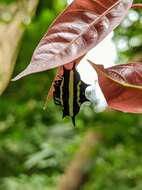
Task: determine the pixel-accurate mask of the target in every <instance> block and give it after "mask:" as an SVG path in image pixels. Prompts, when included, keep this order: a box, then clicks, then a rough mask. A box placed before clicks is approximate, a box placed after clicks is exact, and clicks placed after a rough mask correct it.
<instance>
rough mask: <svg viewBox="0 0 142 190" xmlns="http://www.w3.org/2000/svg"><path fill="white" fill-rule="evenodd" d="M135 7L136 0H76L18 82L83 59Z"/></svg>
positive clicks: (46, 37)
mask: <svg viewBox="0 0 142 190" xmlns="http://www.w3.org/2000/svg"><path fill="white" fill-rule="evenodd" d="M131 4H132V0H107V1H106V0H75V1H74V2H73V3H72V4H71V5H70V6H68V7H67V8H66V10H65V11H64V12H63V13H62V14H61V15H60V16H59V17H58V18H57V19H56V20H55V22H54V23H53V24H52V26H51V27H50V28H49V30H48V32H47V33H46V34H45V36H44V37H43V39H42V40H41V41H40V43H39V45H38V47H37V48H36V50H35V52H34V54H33V57H32V60H31V63H30V64H29V66H28V67H27V68H26V69H25V70H24V71H23V72H22V73H21V74H19V75H18V76H17V77H15V79H14V80H17V79H19V78H21V77H23V76H26V75H28V74H31V73H36V72H41V71H45V70H48V69H51V68H55V67H59V66H62V65H64V64H67V63H71V62H73V61H74V60H76V59H77V58H79V57H81V56H83V55H84V54H86V53H87V52H88V51H89V50H90V49H91V48H93V47H94V46H96V45H97V44H98V43H99V42H100V41H102V40H103V39H104V38H105V37H106V36H107V35H108V34H109V33H110V32H111V31H112V30H113V29H114V28H115V27H116V26H118V25H119V24H120V23H121V21H122V19H123V18H124V16H125V15H126V13H127V10H128V9H129V8H130V7H131Z"/></svg>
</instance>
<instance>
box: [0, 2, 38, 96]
mask: <svg viewBox="0 0 142 190" xmlns="http://www.w3.org/2000/svg"><path fill="white" fill-rule="evenodd" d="M38 1H39V0H24V2H25V5H26V7H24V6H23V5H22V4H21V3H22V1H19V2H16V3H14V4H11V5H10V6H5V7H2V9H3V10H4V11H7V12H8V13H9V14H12V19H11V20H10V21H9V22H4V21H3V20H1V23H0V95H1V94H2V93H3V91H4V90H5V89H6V87H7V85H8V83H9V80H10V78H11V75H12V72H13V69H14V65H15V62H16V59H17V55H18V52H19V47H20V42H21V40H22V37H23V34H24V30H25V27H24V24H28V23H26V22H25V21H29V20H30V19H31V17H32V16H33V15H34V13H35V11H36V8H37V5H38ZM11 10H12V11H11ZM1 14H2V13H1Z"/></svg>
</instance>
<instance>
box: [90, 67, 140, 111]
mask: <svg viewBox="0 0 142 190" xmlns="http://www.w3.org/2000/svg"><path fill="white" fill-rule="evenodd" d="M91 64H92V63H91ZM92 66H93V67H94V69H95V70H96V72H97V74H98V80H99V85H100V87H101V89H102V92H103V94H104V96H105V98H106V101H107V103H108V105H109V106H110V107H111V108H113V109H116V110H120V111H123V112H130V113H142V63H130V64H124V65H117V66H113V67H111V68H107V69H105V68H104V67H103V66H102V65H96V64H92Z"/></svg>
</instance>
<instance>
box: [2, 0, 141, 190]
mask: <svg viewBox="0 0 142 190" xmlns="http://www.w3.org/2000/svg"><path fill="white" fill-rule="evenodd" d="M1 2H10V0H9V1H8V0H7V1H6V0H2V1H1ZM64 6H65V2H64V1H63V0H62V1H61V0H52V1H49V0H47V1H45V0H40V3H39V7H38V9H37V12H36V16H35V17H34V19H33V20H32V22H31V24H30V25H28V26H26V32H25V35H24V37H23V41H22V44H21V50H20V53H19V57H18V59H17V64H16V65H17V66H16V69H15V73H14V75H15V74H17V73H18V72H20V71H21V70H22V69H23V68H25V66H26V65H27V64H28V63H29V61H30V58H31V55H32V52H33V50H34V48H35V47H36V45H37V44H38V42H39V40H40V38H41V37H42V36H43V34H44V32H45V31H46V30H47V28H48V26H49V25H50V23H51V22H52V20H53V19H54V18H55V17H56V16H57V14H58V13H59V12H60V11H61V10H62V9H63V8H64ZM139 17H140V14H139ZM134 28H135V30H134ZM133 35H135V36H137V35H138V36H139V35H141V25H140V21H139V20H136V21H135V22H133V23H132V25H131V27H130V28H129V30H128V29H127V28H126V27H124V26H122V27H120V28H119V29H118V30H117V31H116V36H115V40H116V41H117V40H120V38H122V37H124V38H125V37H126V38H127V37H129V38H132V37H133ZM141 45H142V44H140V46H139V47H137V48H136V49H135V50H136V51H137V50H138V51H140V49H141ZM134 53H135V51H132V49H131V47H129V48H128V50H127V51H123V53H122V52H120V55H122V56H124V57H127V58H130V56H131V55H132V54H133V55H134ZM54 73H55V71H54V70H51V71H48V72H44V73H40V74H35V75H32V76H28V77H26V78H24V79H22V80H20V81H17V82H14V83H10V85H9V87H8V88H7V91H6V92H5V93H4V94H3V96H2V97H0V190H25V189H27V190H45V189H46V190H56V185H57V184H58V182H59V179H60V176H61V174H62V173H63V172H64V169H65V167H66V166H67V165H68V164H69V162H70V161H71V160H72V158H73V156H74V154H75V153H76V152H77V150H78V146H79V144H80V142H81V140H82V137H83V136H84V134H85V132H86V131H87V130H88V129H89V128H93V129H94V131H97V132H98V131H99V132H100V133H101V134H102V135H103V139H102V141H101V143H100V144H99V146H98V147H97V150H94V156H93V165H92V166H91V171H90V173H89V177H88V179H87V180H86V182H85V184H84V186H83V187H82V190H110V189H111V190H115V189H117V190H141V189H142V180H141V179H142V149H141V146H142V133H141V132H142V117H141V115H135V114H126V113H120V112H110V111H109V112H107V111H106V112H104V113H100V114H96V113H95V112H94V111H93V108H92V107H89V106H83V108H82V110H81V113H80V115H79V116H78V118H77V123H76V128H74V127H73V126H72V124H71V122H70V120H68V119H65V120H62V116H61V114H62V113H61V110H60V109H59V108H58V107H55V106H54V104H53V102H50V103H49V106H48V109H47V110H46V111H43V105H44V100H45V98H46V95H47V91H48V88H49V87H50V84H51V81H52V79H53V76H54Z"/></svg>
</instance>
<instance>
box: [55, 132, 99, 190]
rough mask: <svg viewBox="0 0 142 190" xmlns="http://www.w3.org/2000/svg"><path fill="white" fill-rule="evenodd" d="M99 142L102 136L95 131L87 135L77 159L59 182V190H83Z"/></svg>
mask: <svg viewBox="0 0 142 190" xmlns="http://www.w3.org/2000/svg"><path fill="white" fill-rule="evenodd" d="M99 140H100V135H98V134H96V133H95V132H94V131H93V130H89V131H88V132H87V133H86V135H85V137H84V139H83V142H82V144H81V145H80V148H79V150H78V152H77V154H76V156H75V158H74V159H73V161H72V162H71V163H70V164H69V167H68V168H67V170H66V171H65V174H64V175H63V177H62V178H61V181H60V182H59V186H58V188H57V189H58V190H79V189H80V188H81V186H82V184H84V180H85V177H86V176H87V174H88V172H89V168H90V167H91V164H92V162H91V161H92V153H93V151H94V148H95V147H96V145H97V143H98V142H99Z"/></svg>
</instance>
